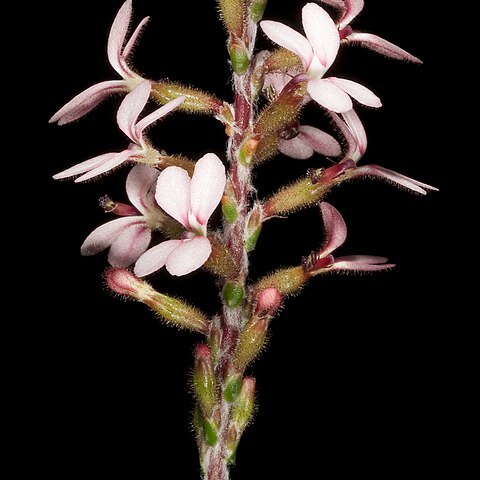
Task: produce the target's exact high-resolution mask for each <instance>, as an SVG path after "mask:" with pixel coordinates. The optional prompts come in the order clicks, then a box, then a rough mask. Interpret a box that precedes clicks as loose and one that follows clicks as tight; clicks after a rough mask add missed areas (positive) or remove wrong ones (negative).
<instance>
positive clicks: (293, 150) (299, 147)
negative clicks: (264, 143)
mask: <svg viewBox="0 0 480 480" xmlns="http://www.w3.org/2000/svg"><path fill="white" fill-rule="evenodd" d="M278 149H279V150H280V152H282V153H283V154H284V155H286V156H287V157H291V158H295V159H297V160H307V158H310V157H311V156H312V155H313V153H314V152H313V148H312V147H311V146H310V145H309V144H308V142H307V141H306V139H305V138H304V137H303V135H301V134H299V135H298V136H297V137H295V138H292V139H290V140H281V141H280V142H279V144H278Z"/></svg>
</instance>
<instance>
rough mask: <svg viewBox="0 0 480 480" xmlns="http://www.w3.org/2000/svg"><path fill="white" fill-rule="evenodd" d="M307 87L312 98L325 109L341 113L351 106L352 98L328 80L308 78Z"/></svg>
mask: <svg viewBox="0 0 480 480" xmlns="http://www.w3.org/2000/svg"><path fill="white" fill-rule="evenodd" d="M307 89H308V93H309V94H310V96H311V97H312V98H313V100H315V101H316V102H317V103H318V104H319V105H321V106H322V107H324V108H326V109H327V110H331V111H332V112H337V113H341V112H348V110H351V109H352V108H353V104H352V100H351V99H350V97H349V96H348V95H347V94H346V93H345V92H344V91H343V89H341V88H339V87H337V86H336V85H334V84H333V83H332V82H330V81H328V80H325V79H322V78H320V79H315V80H310V81H309V82H308V87H307Z"/></svg>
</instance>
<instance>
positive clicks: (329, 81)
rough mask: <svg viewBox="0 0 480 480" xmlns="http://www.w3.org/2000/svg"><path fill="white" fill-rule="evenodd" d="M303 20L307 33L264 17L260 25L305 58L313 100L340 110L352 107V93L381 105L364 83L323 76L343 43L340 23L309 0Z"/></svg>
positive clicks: (328, 107)
mask: <svg viewBox="0 0 480 480" xmlns="http://www.w3.org/2000/svg"><path fill="white" fill-rule="evenodd" d="M302 20H303V28H304V30H305V34H306V37H305V36H303V35H302V34H300V33H298V32H297V31H296V30H293V29H292V28H290V27H288V26H287V25H284V24H282V23H280V22H274V21H270V20H265V21H263V22H261V23H260V26H261V27H262V29H263V31H264V32H265V34H266V35H267V36H268V37H269V38H270V39H271V40H273V41H274V42H275V43H277V44H278V45H280V46H282V47H284V48H286V49H288V50H290V51H291V52H293V53H295V54H297V55H298V56H299V57H300V58H301V59H302V62H303V66H304V68H305V73H306V75H307V78H308V87H307V90H308V93H309V94H310V96H311V97H312V98H313V100H315V101H316V102H317V103H319V104H320V105H322V106H323V107H325V108H326V109H327V110H331V111H333V112H337V113H341V112H347V111H348V110H351V109H352V108H353V104H352V100H351V98H350V97H353V98H355V99H356V100H357V101H358V102H360V103H362V104H364V105H368V106H370V107H375V108H378V107H381V105H382V103H381V101H380V99H379V98H378V97H377V96H376V95H375V94H374V93H373V92H372V91H371V90H369V89H368V88H366V87H364V86H363V85H360V84H359V83H356V82H353V81H351V80H346V79H343V78H337V77H328V78H323V76H324V75H325V73H326V72H327V70H328V69H329V68H330V67H331V65H332V64H333V62H334V61H335V58H336V57H337V53H338V49H339V47H340V36H339V33H338V30H337V27H336V25H335V23H334V22H333V20H332V19H331V18H330V16H329V15H328V13H327V12H326V11H325V10H324V9H323V8H322V7H320V6H319V5H317V4H315V3H307V4H306V5H305V6H304V7H303V10H302Z"/></svg>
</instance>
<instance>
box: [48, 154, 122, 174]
mask: <svg viewBox="0 0 480 480" xmlns="http://www.w3.org/2000/svg"><path fill="white" fill-rule="evenodd" d="M116 155H117V154H116V153H104V154H103V155H99V156H98V157H94V158H90V159H89V160H85V161H84V162H81V163H78V164H77V165H74V166H73V167H70V168H67V170H63V172H60V173H57V174H56V175H54V176H53V178H54V179H55V180H60V179H62V178H68V177H74V176H75V175H80V174H81V173H85V172H88V171H90V170H92V169H94V168H97V167H99V166H100V165H103V164H104V163H105V162H107V161H109V160H110V159H112V158H113V157H115V156H116Z"/></svg>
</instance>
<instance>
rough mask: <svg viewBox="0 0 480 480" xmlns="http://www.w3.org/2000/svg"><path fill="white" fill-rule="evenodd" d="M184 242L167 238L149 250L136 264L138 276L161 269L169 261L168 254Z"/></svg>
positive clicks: (135, 269)
mask: <svg viewBox="0 0 480 480" xmlns="http://www.w3.org/2000/svg"><path fill="white" fill-rule="evenodd" d="M181 244H182V240H167V241H166V242H162V243H160V244H159V245H156V246H155V247H152V248H150V249H149V250H147V251H146V252H145V253H144V254H143V255H141V256H140V258H139V259H138V260H137V263H136V264H135V268H134V270H133V271H134V273H135V275H137V277H145V276H146V275H150V274H151V273H153V272H156V271H157V270H160V268H162V267H163V266H164V265H165V263H166V262H167V258H168V256H169V255H170V254H171V253H172V252H173V251H174V250H175V249H177V248H178V247H179V246H180V245H181Z"/></svg>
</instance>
